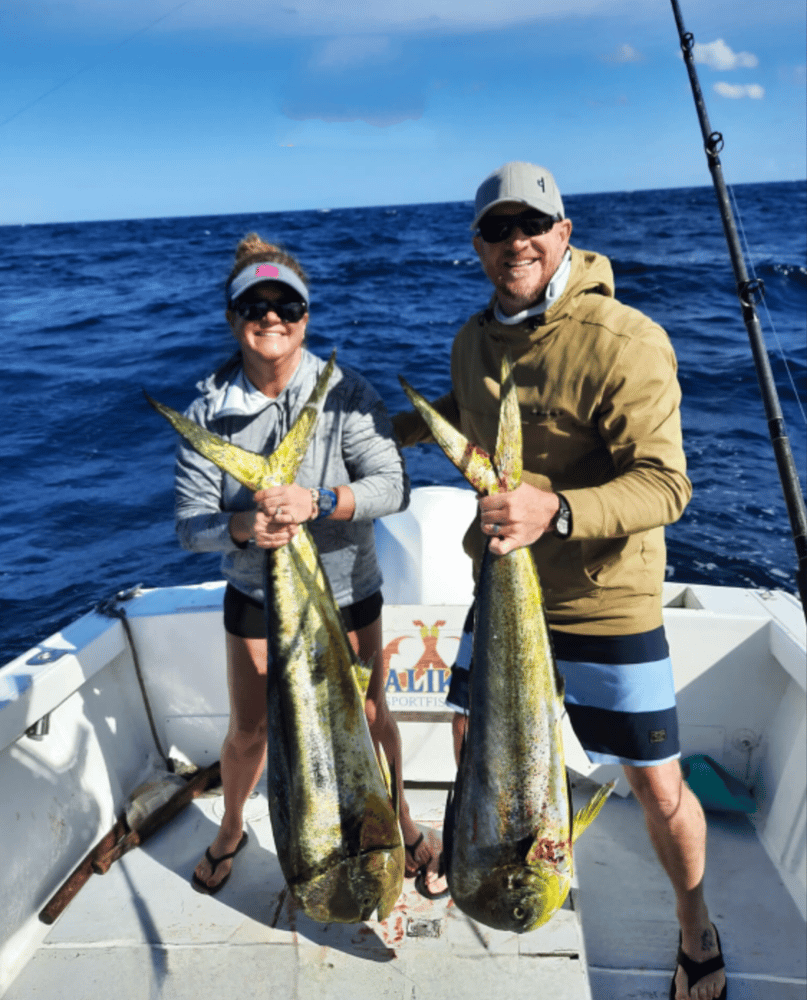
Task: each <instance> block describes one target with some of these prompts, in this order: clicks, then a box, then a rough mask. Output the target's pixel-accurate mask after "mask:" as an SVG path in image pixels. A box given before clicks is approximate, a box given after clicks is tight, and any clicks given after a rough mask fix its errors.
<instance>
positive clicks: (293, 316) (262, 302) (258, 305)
mask: <svg viewBox="0 0 807 1000" xmlns="http://www.w3.org/2000/svg"><path fill="white" fill-rule="evenodd" d="M230 309H231V310H232V311H233V312H234V313H237V314H238V315H239V316H241V317H242V319H245V320H247V322H249V323H256V322H257V321H258V320H261V319H263V318H264V316H266V315H267V314H268V313H270V312H273V313H275V315H276V316H277V317H278V319H281V320H282V321H283V322H284V323H299V322H300V320H301V319H302V318H303V316H305V314H306V312H308V306H307V305H306V304H305V302H300V300H299V299H290V300H281V301H278V302H268V301H267V300H266V299H257V300H254V301H252V302H244V301H241V300H236V301H235V302H231V303H230Z"/></svg>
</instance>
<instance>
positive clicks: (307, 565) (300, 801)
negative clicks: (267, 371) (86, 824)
mask: <svg viewBox="0 0 807 1000" xmlns="http://www.w3.org/2000/svg"><path fill="white" fill-rule="evenodd" d="M333 367H334V355H331V359H330V361H329V362H328V365H327V366H326V367H325V369H324V370H323V372H322V375H321V376H320V378H319V380H318V382H317V385H316V387H315V389H314V391H313V393H312V394H311V397H310V398H309V400H308V402H307V403H306V405H305V407H304V408H303V411H302V413H301V415H300V416H299V418H298V419H297V421H296V422H295V424H294V426H293V427H292V428H291V429H290V430H289V432H288V434H287V435H286V437H285V438H284V439H283V441H282V442H281V444H280V445H279V446H278V448H277V449H276V451H274V452H273V453H272V454H271V455H269V456H266V455H258V454H255V453H252V452H248V451H245V450H244V449H241V448H238V447H236V446H235V445H233V444H230V443H229V442H227V441H225V440H223V439H222V438H220V437H218V436H216V435H215V434H211V433H210V432H209V431H207V430H205V429H204V428H202V427H200V426H199V425H198V424H196V423H195V422H194V421H191V420H189V419H187V418H186V417H184V416H182V415H181V414H179V413H177V412H176V411H175V410H172V409H170V407H167V406H163V405H162V404H161V403H158V402H156V401H155V400H153V399H151V398H150V397H148V396H147V397H146V398H147V399H148V400H149V402H150V403H151V404H152V406H154V408H155V409H156V410H157V411H158V412H159V413H161V414H162V416H164V417H165V418H166V419H167V420H168V421H169V422H170V423H171V424H172V425H173V427H174V428H175V429H176V430H177V431H178V432H179V433H180V434H181V435H182V436H183V437H184V438H185V439H186V440H187V441H188V442H189V443H190V444H191V445H192V446H193V448H195V449H196V451H198V452H199V454H201V455H203V456H204V457H205V458H208V459H210V460H211V461H212V462H214V463H215V464H216V465H218V466H219V467H220V468H221V469H223V470H224V471H225V472H228V473H229V474H230V475H231V476H233V477H234V478H235V479H237V480H238V482H240V483H242V484H243V485H244V486H246V487H248V488H249V489H250V490H253V491H257V490H260V489H266V488H268V487H269V486H277V485H281V484H285V483H292V482H293V481H294V476H295V474H296V472H297V469H298V467H299V465H300V463H301V462H302V460H303V457H304V455H305V452H306V450H307V448H308V445H309V442H310V440H311V437H312V435H313V432H314V429H315V427H316V423H317V419H318V417H319V413H320V412H321V406H322V403H323V401H324V398H325V395H326V393H327V387H328V382H329V380H330V377H331V374H332V372H333ZM264 582H265V593H266V615H267V639H268V645H269V668H268V673H267V713H268V732H269V740H268V754H269V760H268V791H269V810H270V816H271V820H272V831H273V834H274V839H275V846H276V848H277V855H278V860H279V862H280V867H281V870H282V872H283V875H284V877H285V879H286V883H287V885H288V887H289V890H290V891H291V893H292V895H293V897H294V898H295V900H296V901H297V903H298V905H299V906H300V907H301V909H302V910H303V911H304V912H305V913H306V914H307V915H308V916H310V917H311V918H313V919H314V920H318V921H321V922H324V923H328V922H331V921H339V922H344V923H354V922H358V921H363V920H368V919H369V918H370V917H371V916H372V914H373V913H377V916H378V919H379V920H383V919H384V918H385V917H387V916H388V915H389V914H390V912H391V911H392V909H393V907H394V905H395V903H396V901H397V899H398V896H399V895H400V892H401V886H402V883H403V873H404V849H403V838H402V836H401V830H400V825H399V821H398V806H399V803H398V801H397V791H396V780H395V774H394V773H393V774H392V775H390V774H389V772H388V771H386V770H382V768H384V764H383V763H382V762H381V761H380V760H379V758H378V757H377V756H376V752H375V749H374V747H373V742H372V739H371V736H370V731H369V728H368V725H367V720H366V717H365V712H364V697H363V692H362V690H361V686H360V685H361V678H362V677H366V670H363V669H362V665H361V664H360V663H359V662H358V661H357V659H356V656H355V654H354V653H353V650H352V648H351V645H350V641H349V639H348V637H347V633H346V631H345V627H344V623H343V621H342V617H341V615H340V613H339V610H338V608H337V607H336V604H335V602H334V599H333V595H332V592H331V588H330V585H329V583H328V578H327V577H326V575H325V573H324V571H323V569H322V564H321V562H320V558H319V554H318V552H317V549H316V546H315V544H314V542H313V541H312V539H311V535H310V534H309V532H308V530H307V528H306V527H305V525H304V524H303V525H301V526H300V530H299V531H298V532H297V533H296V534H295V535H294V537H293V538H292V540H291V541H290V542H289V543H288V544H287V545H284V546H282V547H281V548H278V549H271V550H267V552H266V558H265V571H264Z"/></svg>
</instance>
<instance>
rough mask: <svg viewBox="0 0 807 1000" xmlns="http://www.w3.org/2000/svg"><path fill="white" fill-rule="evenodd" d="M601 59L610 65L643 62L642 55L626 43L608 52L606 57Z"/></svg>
mask: <svg viewBox="0 0 807 1000" xmlns="http://www.w3.org/2000/svg"><path fill="white" fill-rule="evenodd" d="M603 59H604V60H605V62H612V63H634V62H644V56H643V55H642V53H641V52H638V51H637V50H636V49H635V48H634V47H633V46H632V45H628V43H627V42H624V43H623V44H622V45H618V46H617V47H616V48H615V49H614V50H613V52H609V53H608V55H607V56H603Z"/></svg>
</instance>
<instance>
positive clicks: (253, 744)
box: [196, 632, 266, 888]
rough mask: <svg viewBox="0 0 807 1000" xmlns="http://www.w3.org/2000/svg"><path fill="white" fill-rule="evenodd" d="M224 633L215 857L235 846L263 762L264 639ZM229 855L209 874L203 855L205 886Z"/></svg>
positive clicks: (219, 875) (221, 874)
mask: <svg viewBox="0 0 807 1000" xmlns="http://www.w3.org/2000/svg"><path fill="white" fill-rule="evenodd" d="M226 636H227V686H228V688H229V691H230V725H229V728H228V730H227V736H226V737H225V740H224V743H223V745H222V748H221V784H222V787H223V790H224V816H223V818H222V821H221V826H220V827H219V832H218V836H217V837H216V839H215V840H214V841H213V843H212V844H211V845H210V853H211V854H212V855H213V857H214V858H220V857H221V856H222V855H224V854H229V853H230V852H231V851H234V850H235V849H236V847H238V842H239V841H240V839H241V833H242V831H243V826H244V805H245V803H246V801H247V799H248V798H249V796H250V795H251V794H252V791H253V789H254V788H255V786H256V785H257V783H258V779H259V778H260V776H261V774H262V772H263V769H264V765H265V763H266V640H265V639H244V638H242V637H240V636H236V635H230V633H229V632H228V633H226ZM231 868H232V861H224V862H222V863H221V864H220V865H219V866H218V867H217V868H216V872H215V875H214V876H213V877H212V878H211V866H210V864H209V862H208V860H207V858H206V857H205V858H202V860H201V861H200V862H199V864H198V865H197V866H196V875H197V876H198V877H199V879H200V880H201V881H202V882H204V883H205V884H206V885H207V886H208V887H209V888H214V887H215V886H216V885H218V883H219V882H220V881H221V880H222V879H223V878H225V877H226V876H227V874H228V873H229V871H230V869H231Z"/></svg>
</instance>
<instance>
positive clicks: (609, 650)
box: [446, 609, 681, 767]
mask: <svg viewBox="0 0 807 1000" xmlns="http://www.w3.org/2000/svg"><path fill="white" fill-rule="evenodd" d="M472 611H473V609H472V610H471V611H470V612H469V613H468V618H467V619H466V622H465V633H466V634H465V635H463V640H462V641H461V642H460V648H459V650H458V654H457V661H456V662H455V664H454V666H453V667H452V674H451V686H450V687H449V691H448V696H447V698H446V704H447V705H448V706H449V707H450V708H453V709H454V710H455V711H459V712H465V713H466V714H467V711H468V705H469V704H470V698H469V695H470V685H469V678H470V670H471V668H472V662H471V656H470V642H469V640H470V633H471V631H472V629H473V615H472ZM551 631H552V643H553V646H554V650H555V656H556V659H557V664H558V669H559V671H560V673H561V674H562V675H563V678H564V682H565V685H566V693H565V703H566V710H567V712H568V714H569V721H570V722H571V724H572V728H573V729H574V731H575V734H576V735H577V738H578V739H579V740H580V743H581V745H582V747H583V749H584V750H585V752H586V755H587V756H588V758H589V760H591V761H592V762H594V763H607V764H631V765H634V766H638V767H643V766H648V765H652V764H661V763H664V762H665V761H668V760H673V759H675V758H676V757H680V755H681V751H680V745H679V742H678V715H677V712H676V707H675V685H674V682H673V674H672V664H671V662H670V656H669V648H668V646H667V639H666V636H665V634H664V628H663V627H660V628H657V629H653V630H652V631H650V632H641V633H637V634H634V635H624V636H591V635H586V636H583V635H573V634H571V633H569V632H559V631H557V630H551Z"/></svg>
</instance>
